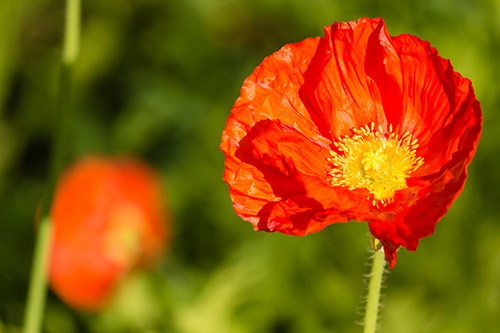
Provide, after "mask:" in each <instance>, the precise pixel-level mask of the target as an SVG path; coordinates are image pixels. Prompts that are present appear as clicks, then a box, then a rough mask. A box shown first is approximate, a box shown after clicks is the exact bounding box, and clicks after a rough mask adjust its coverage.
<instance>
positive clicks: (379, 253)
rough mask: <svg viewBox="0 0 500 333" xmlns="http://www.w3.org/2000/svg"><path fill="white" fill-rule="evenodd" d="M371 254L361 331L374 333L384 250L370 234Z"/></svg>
mask: <svg viewBox="0 0 500 333" xmlns="http://www.w3.org/2000/svg"><path fill="white" fill-rule="evenodd" d="M371 237H372V238H371V245H372V248H373V250H374V251H375V253H374V254H373V262H372V270H371V272H370V283H369V285H368V297H367V301H366V309H365V318H364V330H363V333H374V332H375V331H376V329H377V319H378V310H379V305H380V303H379V302H380V288H381V286H382V276H383V274H384V265H385V260H384V250H383V249H382V244H381V243H380V241H379V240H378V239H376V238H375V237H373V236H371Z"/></svg>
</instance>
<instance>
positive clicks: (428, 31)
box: [0, 0, 500, 333]
mask: <svg viewBox="0 0 500 333" xmlns="http://www.w3.org/2000/svg"><path fill="white" fill-rule="evenodd" d="M63 16H64V6H63V1H54V0H35V1H27V0H18V1H14V0H3V1H1V2H0V31H2V33H0V332H2V333H4V332H5V333H13V332H19V331H20V326H21V322H22V316H23V311H24V302H25V299H26V290H27V284H28V276H29V271H30V266H31V259H32V250H33V244H34V237H35V235H34V227H33V221H34V212H35V207H36V206H37V204H38V201H39V198H40V197H41V192H42V189H43V186H44V181H45V177H46V173H47V165H48V156H49V154H50V150H51V147H50V144H51V138H52V134H53V132H54V130H55V124H56V119H55V104H56V93H57V83H58V81H57V80H58V72H59V60H60V51H61V50H60V47H61V39H62V28H63V21H64V17H63ZM361 16H368V17H376V16H381V17H383V18H384V19H385V22H386V25H387V27H388V30H389V32H390V33H391V34H392V35H398V34H400V33H410V34H413V35H416V36H418V37H420V38H422V39H425V40H428V41H430V42H431V44H432V45H433V46H434V47H436V48H437V49H438V50H439V52H440V54H441V55H442V56H443V57H445V58H449V59H451V61H452V64H453V65H454V67H455V69H456V70H457V71H458V72H460V73H461V74H462V75H464V76H466V77H468V78H470V79H471V80H472V82H473V84H474V88H475V90H476V95H477V97H478V99H479V101H480V102H481V104H482V108H483V112H484V118H485V123H484V131H483V136H482V139H481V142H480V145H479V149H478V152H477V155H476V158H475V160H474V161H473V163H472V165H471V166H470V168H469V179H468V180H467V183H466V186H465V190H464V193H463V194H462V195H461V196H460V197H459V198H458V199H457V200H456V202H455V204H454V205H453V207H452V208H451V210H450V211H449V213H448V214H447V215H446V216H445V217H444V218H443V219H442V221H441V222H440V223H439V224H438V225H437V228H436V233H435V235H433V236H431V237H428V238H426V239H424V240H422V241H421V244H420V246H419V249H418V251H417V252H416V253H410V252H407V251H406V250H404V249H403V250H401V251H400V252H399V258H398V259H399V260H398V263H397V265H396V267H395V268H394V269H393V270H392V272H391V273H390V274H389V275H388V280H387V281H386V283H385V284H386V286H387V287H388V288H386V289H384V290H383V293H384V294H385V297H384V301H383V302H384V304H385V307H384V309H383V312H382V319H381V323H380V324H381V327H382V328H381V330H380V332H399V333H405V332H407V333H412V332H429V333H430V332H439V333H446V332H453V333H461V332H493V331H496V330H498V328H499V327H500V316H499V314H500V223H499V219H500V204H499V197H500V196H499V195H498V188H499V186H500V173H499V172H498V163H499V161H500V160H499V158H498V156H499V152H500V140H499V139H498V137H497V136H495V133H497V134H498V133H500V121H499V114H498V113H496V111H497V110H498V109H499V108H500V84H498V77H500V56H499V55H500V52H499V51H500V2H499V1H497V0H478V1H474V0H435V1H432V0H424V1H412V0H385V1H380V0H374V1H369V0H366V1H362V0H352V1H340V0H335V1H333V0H332V1H329V0H308V1H305V0H304V1H301V0H256V1H243V0H186V1H176V0H163V1H162V0H142V1H141V0H121V1H118V0H114V1H100V0H86V1H83V19H82V23H83V26H82V34H83V35H82V49H81V56H80V59H79V61H78V64H77V67H76V68H75V71H74V80H73V96H72V105H73V116H74V117H73V120H72V123H71V124H70V126H71V137H70V140H69V146H70V152H69V155H70V160H75V159H77V158H78V157H80V156H83V155H85V154H112V155H114V154H133V155H137V156H140V157H142V158H143V159H145V160H146V161H147V162H149V163H150V164H152V165H153V166H154V167H155V168H156V169H157V170H158V171H159V172H160V174H161V176H162V179H163V181H164V183H165V186H166V188H167V189H168V193H169V200H168V205H169V206H170V210H171V212H172V215H173V216H174V219H175V226H174V234H173V240H172V244H171V246H170V248H169V250H168V252H167V253H166V256H165V258H164V260H163V262H162V263H161V265H160V267H159V269H158V270H157V271H154V272H149V273H137V274H135V275H134V276H133V277H131V279H129V280H127V281H125V282H124V285H123V286H122V287H123V288H120V292H119V294H118V295H117V298H116V301H115V302H114V304H113V306H112V307H111V308H110V309H109V311H107V312H105V313H102V314H98V315H96V314H83V313H78V312H75V311H73V310H71V309H69V308H67V307H66V306H65V305H64V304H63V303H61V302H60V301H59V300H58V298H57V297H56V296H55V295H53V294H52V293H49V298H48V305H47V311H46V320H45V324H44V327H45V328H44V329H45V332H48V333H59V332H68V333H72V332H116V333H122V332H146V333H149V332H150V333H153V332H178V333H212V332H217V333H225V332H228V333H239V332H242V333H257V332H258V333H261V332H263V333H265V332H273V333H285V332H290V333H295V332H297V333H298V332H307V333H315V332H360V331H361V327H360V326H357V325H356V324H355V322H356V321H360V320H361V318H362V317H361V316H360V315H359V314H356V312H357V311H358V312H359V310H360V309H361V308H362V301H361V299H362V297H363V295H364V294H365V285H364V284H363V278H362V274H366V273H367V272H368V271H369V268H368V267H366V262H367V256H368V254H367V252H366V250H367V247H368V243H369V241H368V237H367V233H368V229H367V226H366V224H364V223H354V222H352V223H348V224H339V225H333V226H330V227H328V228H326V229H325V230H323V231H321V232H319V233H317V234H313V235H309V236H306V237H291V236H284V235H281V234H265V233H255V232H254V231H253V230H252V228H251V225H250V224H249V223H247V222H243V221H242V220H241V219H239V218H238V217H236V215H235V214H234V211H233V209H232V206H231V201H230V198H229V195H228V188H227V185H226V184H225V183H223V182H222V172H223V160H224V157H223V154H222V152H221V151H220V150H219V149H218V145H219V143H220V136H221V132H222V129H223V128H224V125H225V120H226V118H227V117H228V115H229V112H230V109H231V106H232V104H233V102H234V100H235V99H236V98H237V97H238V94H239V89H240V87H241V84H242V82H243V80H244V78H245V77H247V76H248V75H249V74H250V73H251V71H252V69H253V68H254V67H255V66H257V65H258V64H259V63H260V62H261V61H262V59H263V58H264V57H265V56H267V55H269V54H271V53H272V52H274V51H276V50H278V49H279V48H280V47H281V46H283V45H284V44H287V43H293V42H298V41H300V40H302V39H304V38H307V37H313V36H317V35H322V34H323V32H322V28H323V26H326V25H329V24H332V23H333V22H334V21H348V20H357V19H358V18H359V17H361Z"/></svg>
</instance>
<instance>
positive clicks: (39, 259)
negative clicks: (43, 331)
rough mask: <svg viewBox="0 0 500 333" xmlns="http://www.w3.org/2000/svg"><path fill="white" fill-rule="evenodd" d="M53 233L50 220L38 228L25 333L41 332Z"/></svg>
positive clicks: (46, 218) (44, 221)
mask: <svg viewBox="0 0 500 333" xmlns="http://www.w3.org/2000/svg"><path fill="white" fill-rule="evenodd" d="M51 233H52V223H50V218H49V217H45V218H44V219H42V220H41V221H40V224H39V226H38V237H37V240H36V245H35V257H34V258H33V268H32V272H31V281H30V286H29V289H28V300H29V302H28V304H27V307H26V312H25V315H24V330H23V332H24V333H36V332H40V325H41V322H42V318H43V309H44V305H45V298H46V295H47V293H46V283H45V276H46V275H47V266H48V260H49V246H47V245H48V244H50V239H51Z"/></svg>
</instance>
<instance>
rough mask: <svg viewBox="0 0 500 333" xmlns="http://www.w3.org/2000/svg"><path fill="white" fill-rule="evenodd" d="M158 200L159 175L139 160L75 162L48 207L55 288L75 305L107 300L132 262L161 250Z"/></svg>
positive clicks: (97, 305) (163, 234)
mask: <svg viewBox="0 0 500 333" xmlns="http://www.w3.org/2000/svg"><path fill="white" fill-rule="evenodd" d="M162 200H163V197H162V195H161V191H160V188H159V181H158V179H157V177H156V175H155V174H154V172H153V171H152V170H150V169H149V168H148V167H147V166H146V165H144V164H142V163H140V162H138V161H136V160H131V159H114V160H112V159H104V158H97V157H90V158H86V159H83V160H81V161H79V162H78V163H76V164H75V165H74V166H72V167H71V168H70V169H69V170H68V171H67V172H66V173H65V174H64V175H63V176H62V177H61V179H60V181H59V183H58V186H57V189H56V193H55V197H54V202H53V206H52V210H51V217H52V219H53V224H54V236H53V244H52V252H51V263H50V270H49V280H50V286H51V288H52V289H53V290H54V292H55V293H56V294H57V295H58V296H59V297H61V299H63V300H64V301H65V302H66V303H67V304H68V305H70V306H72V307H74V308H76V309H79V310H89V311H95V310H100V309H102V308H104V307H105V306H106V305H107V304H108V302H109V301H110V299H111V297H112V295H113V292H114V290H115V289H116V288H117V286H118V285H119V283H120V281H121V280H122V279H124V278H125V277H126V276H127V274H128V273H129V272H130V270H131V269H133V268H135V267H137V266H139V265H148V264H151V263H153V262H154V261H156V260H157V259H158V258H159V256H160V255H161V253H162V251H163V248H164V244H165V241H166V239H167V234H168V230H167V227H168V226H167V224H166V222H168V221H166V220H165V215H164V211H163V208H162V206H163V202H162Z"/></svg>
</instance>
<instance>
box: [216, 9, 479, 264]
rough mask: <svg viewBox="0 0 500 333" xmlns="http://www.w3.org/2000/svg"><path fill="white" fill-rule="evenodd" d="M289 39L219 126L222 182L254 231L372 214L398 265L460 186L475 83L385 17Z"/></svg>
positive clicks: (475, 130) (305, 227)
mask: <svg viewBox="0 0 500 333" xmlns="http://www.w3.org/2000/svg"><path fill="white" fill-rule="evenodd" d="M324 31H325V37H322V38H320V37H316V38H308V39H306V40H304V41H302V42H300V43H297V44H289V45H285V46H284V47H283V48H282V49H281V50H279V51H278V52H275V53H273V54H272V55H271V56H269V57H267V58H266V59H264V61H263V62H262V63H261V64H260V66H259V67H257V68H256V69H255V70H254V72H253V73H252V75H250V77H248V78H247V79H246V80H245V82H244V83H243V88H242V89H241V96H240V97H239V98H238V99H237V101H236V102H235V104H234V106H233V108H232V111H231V116H230V117H229V119H228V120H227V125H226V127H225V129H224V132H223V134H222V143H221V149H222V150H223V151H224V154H225V155H226V161H225V166H226V169H225V172H224V180H225V181H226V182H227V183H228V184H229V187H230V195H231V198H232V201H233V205H234V209H235V210H236V213H237V214H238V215H239V216H240V217H241V218H243V219H244V220H246V221H249V222H251V223H252V224H253V226H254V229H255V230H265V231H278V232H282V233H285V234H291V235H306V234H309V233H312V232H316V231H319V230H321V229H323V228H324V227H326V226H327V225H330V224H332V223H336V222H348V221H351V220H357V221H366V222H368V223H369V227H370V231H371V233H372V234H373V235H374V236H375V237H376V238H378V239H379V240H380V241H381V242H382V244H383V246H384V251H385V258H386V260H387V261H388V262H389V265H390V267H391V268H392V267H393V266H394V264H395V263H396V250H397V249H398V248H399V247H400V246H404V247H405V248H407V249H408V250H411V251H415V250H416V248H417V245H418V242H419V239H421V238H423V237H425V236H428V235H430V234H432V233H433V232H434V227H435V225H436V223H437V222H438V220H439V219H440V218H441V217H442V216H443V215H444V214H445V213H446V211H447V209H448V208H449V207H450V206H451V204H452V203H453V201H454V200H455V199H456V198H457V196H458V195H459V194H460V192H461V191H462V188H463V186H464V182H465V178H466V177H467V171H466V167H467V165H468V164H469V163H470V161H471V159H472V157H473V156H474V154H475V151H476V146H477V143H478V140H479V136H480V133H481V123H482V114H481V109H480V105H479V102H478V101H477V100H476V97H475V95H474V91H473V89H472V85H471V82H470V81H469V80H468V79H466V78H463V77H462V76H461V75H460V74H459V73H457V72H455V71H454V70H453V67H452V66H451V64H450V62H449V61H448V60H445V59H443V58H441V57H440V56H439V55H438V52H437V51H436V50H435V49H434V48H432V47H431V46H430V44H429V43H428V42H426V41H422V40H420V39H418V38H417V37H415V36H411V35H399V36H397V37H392V36H390V35H389V34H388V32H387V29H386V27H385V25H384V22H383V20H382V19H380V18H377V19H369V18H361V19H360V20H358V21H357V22H344V23H335V24H334V25H332V26H327V27H325V29H324Z"/></svg>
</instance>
